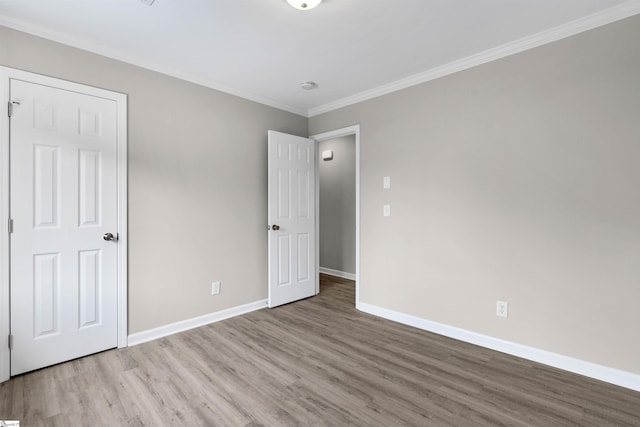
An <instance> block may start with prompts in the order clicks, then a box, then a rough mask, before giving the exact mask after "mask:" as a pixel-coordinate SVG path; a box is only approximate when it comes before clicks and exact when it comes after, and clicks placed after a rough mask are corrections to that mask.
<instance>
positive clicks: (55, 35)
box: [0, 17, 307, 117]
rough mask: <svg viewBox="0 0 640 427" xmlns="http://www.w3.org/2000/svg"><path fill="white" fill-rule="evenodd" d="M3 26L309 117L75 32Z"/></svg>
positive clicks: (1, 20)
mask: <svg viewBox="0 0 640 427" xmlns="http://www.w3.org/2000/svg"><path fill="white" fill-rule="evenodd" d="M0 25H2V26H5V27H8V28H12V29H14V30H18V31H22V32H24V33H28V34H32V35H34V36H38V37H42V38H45V39H47V40H52V41H54V42H57V43H62V44H64V45H67V46H71V47H75V48H76V49H81V50H85V51H87V52H91V53H95V54H97V55H102V56H106V57H107V58H111V59H115V60H118V61H121V62H126V63H127V64H131V65H135V66H137V67H141V68H145V69H147V70H151V71H156V72H158V73H162V74H165V75H167V76H171V77H175V78H177V79H180V80H184V81H187V82H191V83H195V84H198V85H201V86H204V87H208V88H210V89H214V90H217V91H220V92H224V93H227V94H229V95H233V96H237V97H240V98H244V99H248V100H249V101H253V102H257V103H259V104H263V105H267V106H269V107H273V108H277V109H279V110H283V111H288V112H290V113H294V114H298V115H301V116H304V117H307V111H306V110H304V109H302V108H297V107H292V106H290V105H286V104H283V103H281V102H278V101H275V100H272V99H269V98H264V97H262V96H259V95H255V94H252V93H249V92H246V91H244V90H241V89H237V88H234V87H231V86H227V85H224V84H222V83H219V82H215V81H213V80H209V79H207V78H203V77H200V76H196V75H195V74H192V73H189V72H187V71H183V70H180V69H178V68H175V67H168V66H165V65H159V64H157V63H155V62H152V61H146V60H141V59H140V58H138V57H135V56H131V55H127V54H125V53H123V52H120V51H118V50H116V49H112V48H109V47H107V46H103V45H100V44H97V43H92V42H90V41H87V40H85V39H82V38H78V37H75V36H73V35H68V34H63V33H60V32H57V31H52V30H50V29H48V28H45V27H43V26H40V25H35V24H32V23H28V22H25V21H22V20H19V19H14V18H7V17H0Z"/></svg>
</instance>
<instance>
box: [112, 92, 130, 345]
mask: <svg viewBox="0 0 640 427" xmlns="http://www.w3.org/2000/svg"><path fill="white" fill-rule="evenodd" d="M114 95H115V99H116V108H117V120H118V125H117V126H118V135H117V138H118V146H117V160H116V161H117V166H116V167H117V168H118V171H117V178H116V179H117V180H118V184H117V185H118V190H117V191H118V195H117V197H118V201H117V202H118V273H117V275H118V348H123V347H126V346H127V334H128V333H129V329H128V326H129V325H128V318H127V315H128V314H127V313H128V312H129V311H128V301H129V298H128V295H129V294H128V286H129V282H128V277H129V274H128V271H129V264H128V255H127V254H128V248H129V228H128V221H127V213H128V212H129V207H128V204H127V200H128V190H127V189H128V188H129V185H128V181H127V180H128V175H127V170H128V167H127V165H128V162H129V161H128V158H127V143H128V142H127V141H128V140H127V133H128V124H127V115H128V114H127V109H128V105H127V95H123V94H114Z"/></svg>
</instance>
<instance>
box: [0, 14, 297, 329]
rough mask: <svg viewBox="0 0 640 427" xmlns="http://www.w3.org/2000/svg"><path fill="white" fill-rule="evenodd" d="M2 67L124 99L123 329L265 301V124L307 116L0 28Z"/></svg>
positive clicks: (291, 124)
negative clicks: (218, 284) (216, 286)
mask: <svg viewBox="0 0 640 427" xmlns="http://www.w3.org/2000/svg"><path fill="white" fill-rule="evenodd" d="M0 65H4V66H9V67H13V68H18V69H22V70H26V71H32V72H36V73H40V74H45V75H49V76H53V77H58V78H62V79H66V80H71V81H75V82H78V83H83V84H88V85H92V86H97V87H101V88H105V89H109V90H113V91H117V92H123V93H126V94H127V95H128V96H129V98H128V106H129V333H135V332H138V331H142V330H146V329H150V328H154V327H158V326H162V325H165V324H168V323H172V322H176V321H180V320H184V319H189V318H192V317H195V316H199V315H203V314H207V313H211V312H215V311H218V310H222V309H225V308H229V307H235V306H238V305H241V304H246V303H250V302H254V301H258V300H261V299H264V298H266V297H267V233H266V228H265V227H266V223H267V210H266V205H267V140H266V139H267V130H268V129H273V130H277V131H281V132H287V133H291V134H295V135H300V136H307V119H306V118H304V117H301V116H297V115H294V114H291V113H287V112H284V111H280V110H277V109H275V108H270V107H266V106H264V105H260V104H257V103H254V102H250V101H247V100H244V99H241V98H238V97H234V96H231V95H227V94H224V93H221V92H218V91H215V90H211V89H207V88H204V87H202V86H198V85H195V84H191V83H187V82H185V81H181V80H178V79H175V78H171V77H168V76H165V75H162V74H159V73H155V72H151V71H148V70H145V69H142V68H138V67H135V66H131V65H128V64H125V63H122V62H118V61H114V60H110V59H107V58H105V57H101V56H98V55H94V54H90V53H87V52H85V51H82V50H78V49H74V48H71V47H67V46H64V45H60V44H57V43H53V42H50V41H47V40H44V39H41V38H38V37H33V36H30V35H27V34H24V33H21V32H17V31H13V30H10V29H7V28H4V27H0ZM213 280H221V281H222V292H221V294H220V295H218V296H211V281H213Z"/></svg>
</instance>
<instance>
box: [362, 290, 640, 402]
mask: <svg viewBox="0 0 640 427" xmlns="http://www.w3.org/2000/svg"><path fill="white" fill-rule="evenodd" d="M357 308H358V310H361V311H364V312H365V313H369V314H373V315H374V316H378V317H383V318H385V319H388V320H393V321H395V322H399V323H403V324H405V325H409V326H413V327H416V328H419V329H423V330H425V331H429V332H433V333H436V334H439V335H444V336H446V337H449V338H454V339H457V340H460V341H464V342H468V343H471V344H475V345H479V346H481V347H485V348H490V349H492V350H496V351H500V352H502V353H507V354H510V355H512V356H517V357H522V358H524V359H527V360H531V361H534V362H538V363H542V364H544V365H548V366H553V367H554V368H559V369H563V370H565V371H569V372H573V373H576V374H580V375H584V376H586V377H590V378H594V379H597V380H600V381H605V382H608V383H611V384H615V385H618V386H621V387H625V388H629V389H631V390H636V391H640V375H638V374H634V373H631V372H627V371H622V370H620V369H615V368H609V367H607V366H602V365H598V364H595V363H592V362H587V361H584V360H580V359H575V358H573V357H569V356H564V355H561V354H557V353H552V352H550V351H546V350H541V349H538V348H534V347H529V346H526V345H522V344H517V343H514V342H510V341H505V340H501V339H499V338H494V337H491V336H488V335H483V334H479V333H476V332H472V331H468V330H466V329H461V328H457V327H455V326H449V325H445V324H443V323H438V322H433V321H431V320H427V319H423V318H420V317H416V316H411V315H408V314H404V313H400V312H397V311H393V310H388V309H386V308H382V307H378V306H375V305H371V304H367V303H363V302H359V303H358V305H357Z"/></svg>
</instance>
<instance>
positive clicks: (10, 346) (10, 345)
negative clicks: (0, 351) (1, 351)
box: [9, 335, 13, 350]
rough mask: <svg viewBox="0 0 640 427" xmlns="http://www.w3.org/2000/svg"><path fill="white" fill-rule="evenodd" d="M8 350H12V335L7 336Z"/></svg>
mask: <svg viewBox="0 0 640 427" xmlns="http://www.w3.org/2000/svg"><path fill="white" fill-rule="evenodd" d="M9 350H13V335H9Z"/></svg>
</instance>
